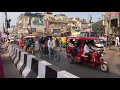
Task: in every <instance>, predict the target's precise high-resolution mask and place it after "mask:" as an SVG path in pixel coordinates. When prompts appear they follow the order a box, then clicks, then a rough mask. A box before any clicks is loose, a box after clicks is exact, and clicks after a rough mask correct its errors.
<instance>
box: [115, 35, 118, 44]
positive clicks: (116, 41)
mask: <svg viewBox="0 0 120 90" xmlns="http://www.w3.org/2000/svg"><path fill="white" fill-rule="evenodd" d="M118 45H119V37H118V35H116V38H115V46H118Z"/></svg>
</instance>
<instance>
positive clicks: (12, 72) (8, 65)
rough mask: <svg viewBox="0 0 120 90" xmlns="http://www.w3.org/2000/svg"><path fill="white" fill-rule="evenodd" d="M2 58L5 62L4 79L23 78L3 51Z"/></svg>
mask: <svg viewBox="0 0 120 90" xmlns="http://www.w3.org/2000/svg"><path fill="white" fill-rule="evenodd" d="M1 58H2V62H3V71H4V78H22V76H21V74H20V72H19V71H18V70H17V68H16V67H15V65H14V64H13V62H12V60H10V58H9V55H8V53H7V52H6V51H4V50H2V52H1Z"/></svg>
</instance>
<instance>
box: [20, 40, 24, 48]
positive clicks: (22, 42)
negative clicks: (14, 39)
mask: <svg viewBox="0 0 120 90" xmlns="http://www.w3.org/2000/svg"><path fill="white" fill-rule="evenodd" d="M22 43H23V42H22V38H21V39H19V48H22Z"/></svg>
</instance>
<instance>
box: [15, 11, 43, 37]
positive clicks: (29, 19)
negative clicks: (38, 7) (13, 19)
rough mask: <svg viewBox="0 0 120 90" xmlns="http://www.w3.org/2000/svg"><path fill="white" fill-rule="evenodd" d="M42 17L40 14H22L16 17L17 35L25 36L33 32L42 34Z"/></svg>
mask: <svg viewBox="0 0 120 90" xmlns="http://www.w3.org/2000/svg"><path fill="white" fill-rule="evenodd" d="M43 17H44V15H43V14H41V13H24V14H21V15H20V16H19V17H18V21H17V30H18V34H21V33H23V34H24V35H27V34H29V33H33V32H44V29H45V25H44V20H43Z"/></svg>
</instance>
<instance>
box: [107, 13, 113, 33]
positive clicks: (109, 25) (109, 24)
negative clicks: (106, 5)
mask: <svg viewBox="0 0 120 90" xmlns="http://www.w3.org/2000/svg"><path fill="white" fill-rule="evenodd" d="M108 30H109V33H108V35H109V34H112V31H111V12H110V13H109V23H108Z"/></svg>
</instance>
